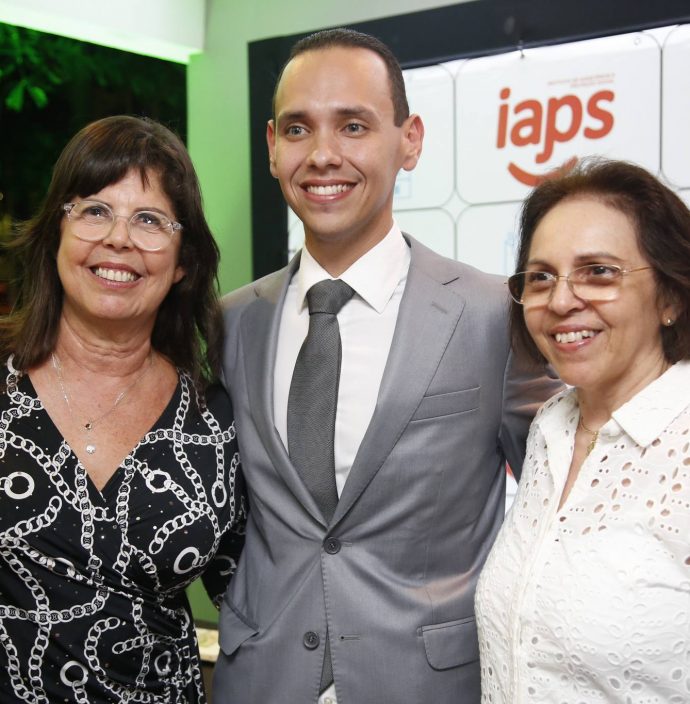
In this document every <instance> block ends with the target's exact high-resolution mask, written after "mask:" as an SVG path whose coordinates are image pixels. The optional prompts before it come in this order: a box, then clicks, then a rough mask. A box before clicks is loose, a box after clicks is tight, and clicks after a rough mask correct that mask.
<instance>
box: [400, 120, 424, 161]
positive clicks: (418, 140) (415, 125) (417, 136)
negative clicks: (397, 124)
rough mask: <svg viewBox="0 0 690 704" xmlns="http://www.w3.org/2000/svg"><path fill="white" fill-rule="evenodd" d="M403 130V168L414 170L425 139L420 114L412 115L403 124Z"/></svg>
mask: <svg viewBox="0 0 690 704" xmlns="http://www.w3.org/2000/svg"><path fill="white" fill-rule="evenodd" d="M402 131H403V155H404V160H403V163H402V168H403V169H405V171H412V169H414V167H415V166H417V162H418V161H419V157H420V155H421V153H422V142H423V141H424V123H423V122H422V118H421V117H420V116H419V115H410V116H409V117H408V118H407V119H406V120H405V122H403V124H402Z"/></svg>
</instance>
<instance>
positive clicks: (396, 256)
mask: <svg viewBox="0 0 690 704" xmlns="http://www.w3.org/2000/svg"><path fill="white" fill-rule="evenodd" d="M409 268H410V248H409V247H408V246H407V243H406V242H405V240H404V239H403V236H402V233H401V232H400V229H399V228H398V226H397V225H396V224H395V223H394V224H393V227H392V228H391V230H390V232H389V233H388V234H387V235H386V237H384V239H383V240H381V242H379V243H378V244H377V245H376V246H375V247H373V248H372V249H370V250H369V251H368V252H366V253H365V254H364V255H363V256H362V257H360V258H359V259H358V260H357V261H356V262H355V263H354V264H352V265H351V266H350V267H349V268H348V269H347V270H346V271H344V272H343V273H342V274H341V275H340V276H339V277H338V278H339V279H341V280H343V281H344V282H345V283H347V284H348V285H350V286H351V287H352V288H353V289H354V291H355V295H354V296H353V297H352V298H351V299H350V300H349V301H348V302H347V303H346V304H345V305H344V306H343V307H342V309H341V310H340V313H338V325H339V327H340V339H341V344H342V362H341V367H340V384H339V387H338V406H337V409H336V418H335V438H334V454H335V480H336V486H337V490H338V496H340V494H341V493H342V491H343V487H344V486H345V482H346V481H347V477H348V475H349V473H350V468H351V467H352V463H353V462H354V459H355V456H356V455H357V451H358V450H359V446H360V444H361V442H362V438H363V437H364V433H365V432H366V430H367V427H368V426H369V422H370V421H371V417H372V415H373V414H374V408H375V407H376V400H377V398H378V394H379V387H380V386H381V379H382V378H383V370H384V368H385V366H386V361H387V360H388V353H389V351H390V347H391V342H392V341H393V333H394V332H395V324H396V322H397V319H398V309H399V308H400V300H401V299H402V295H403V291H404V290H405V282H406V281H407V272H408V270H409ZM332 278H333V277H332V276H331V275H330V274H329V273H328V272H327V271H326V270H325V269H323V268H322V267H321V266H320V265H319V263H318V262H317V261H316V260H315V259H314V258H313V257H312V256H311V254H309V251H308V250H307V248H306V247H303V249H302V256H301V258H300V266H299V269H298V270H297V272H296V273H295V275H294V276H293V278H292V281H291V282H290V285H289V287H288V290H287V295H286V297H285V302H284V304H283V312H282V317H281V320H280V330H279V333H278V347H277V351H276V364H275V370H274V395H273V413H274V421H275V426H276V429H277V430H278V433H279V435H280V437H281V439H282V441H283V444H284V445H285V447H286V449H289V448H288V442H287V405H288V394H289V392H290V382H291V381H292V373H293V371H294V369H295V362H296V361H297V355H298V354H299V350H300V348H301V347H302V343H303V342H304V338H305V337H306V336H307V331H308V329H309V308H308V306H307V300H306V295H307V291H308V290H309V289H310V287H311V286H313V285H314V284H316V283H318V282H319V281H323V280H324V279H332ZM319 704H337V699H336V695H335V687H334V686H333V685H331V686H330V687H329V688H328V689H327V690H326V691H325V692H324V693H323V694H322V695H321V697H320V698H319Z"/></svg>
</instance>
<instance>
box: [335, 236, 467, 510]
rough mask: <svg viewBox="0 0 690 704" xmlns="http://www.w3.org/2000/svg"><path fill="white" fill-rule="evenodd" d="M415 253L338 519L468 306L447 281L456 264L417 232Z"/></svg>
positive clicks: (397, 429)
mask: <svg viewBox="0 0 690 704" xmlns="http://www.w3.org/2000/svg"><path fill="white" fill-rule="evenodd" d="M406 239H407V240H408V242H409V243H410V246H411V255H412V259H411V262H410V270H409V273H408V279H407V284H406V286H405V292H404V294H403V298H402V301H401V302H400V310H399V312H398V320H397V323H396V326H395V334H394V335H393V342H392V344H391V351H390V354H389V356H388V361H387V363H386V368H385V370H384V373H383V378H382V380H381V388H380V391H379V397H378V401H377V404H376V409H375V411H374V415H373V416H372V419H371V422H370V424H369V427H368V429H367V432H366V433H365V435H364V438H363V440H362V443H361V445H360V448H359V451H358V453H357V456H356V458H355V462H354V464H353V465H352V469H351V470H350V474H349V476H348V479H347V482H346V483H345V487H344V489H343V493H342V495H341V497H340V501H339V502H338V507H337V509H336V512H335V515H334V517H333V522H337V521H338V520H340V518H342V517H343V516H344V515H345V514H346V513H347V512H348V511H349V510H350V508H351V507H352V505H353V503H354V502H355V501H356V500H357V498H358V497H359V496H360V494H361V493H362V492H363V491H364V489H365V488H366V486H367V485H368V484H369V482H370V481H371V480H372V479H373V477H374V476H375V474H376V473H377V472H378V470H379V469H380V467H381V465H382V464H383V463H384V461H385V460H386V458H387V457H388V455H389V454H390V453H391V451H392V450H393V447H394V446H395V443H396V442H397V440H398V438H399V437H400V435H401V434H402V432H403V431H404V429H405V427H406V426H407V424H408V423H409V421H410V418H411V417H412V415H413V414H414V412H415V410H416V408H417V406H418V405H419V402H420V401H421V399H422V397H423V396H424V393H425V392H426V390H427V388H428V386H429V384H430V382H431V379H432V377H433V375H434V373H435V372H436V369H437V368H438V365H439V363H440V361H441V358H442V357H443V354H444V352H445V349H446V347H447V345H448V342H449V341H450V338H451V336H452V334H453V331H454V330H455V328H456V327H457V324H458V320H459V319H460V315H461V313H462V309H463V307H464V304H465V302H464V300H463V299H462V298H461V297H460V295H459V294H458V293H457V292H455V291H453V290H451V289H450V288H449V287H448V286H446V285H445V284H447V283H449V282H450V281H453V280H455V279H457V276H458V274H457V269H456V268H454V267H451V266H449V265H448V264H446V262H445V260H444V259H443V258H441V257H439V256H438V255H436V254H434V253H433V252H431V251H430V250H428V249H426V248H425V247H423V246H422V245H420V244H419V243H417V242H416V241H415V240H413V239H412V238H409V237H406Z"/></svg>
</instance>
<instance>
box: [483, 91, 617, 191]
mask: <svg viewBox="0 0 690 704" xmlns="http://www.w3.org/2000/svg"><path fill="white" fill-rule="evenodd" d="M499 97H500V99H501V102H500V103H499V107H498V125H497V132H496V147H497V149H505V148H506V146H509V147H512V149H511V151H513V152H514V149H516V148H518V149H519V148H525V147H531V149H530V150H529V152H530V153H532V154H533V153H534V147H535V146H536V147H538V150H537V154H536V156H535V157H534V161H535V162H536V163H535V166H537V167H538V166H539V165H540V164H547V163H548V161H549V159H550V158H551V156H552V155H553V150H554V146H555V145H556V144H557V143H565V142H570V141H572V140H576V139H578V138H580V137H584V138H586V139H601V138H602V137H605V136H606V135H608V134H609V133H610V132H611V130H612V129H613V124H614V117H613V113H612V112H611V110H610V108H611V105H612V103H613V102H614V100H615V97H616V96H615V93H614V92H613V91H612V90H608V89H607V90H598V91H596V92H595V93H592V94H591V95H589V96H583V97H581V96H578V95H574V94H566V95H560V96H558V97H553V98H548V99H547V100H546V101H541V100H538V99H536V98H532V99H528V100H521V101H520V102H517V103H515V104H514V105H512V104H511V100H510V97H511V95H510V88H503V89H502V90H501V92H500V93H499ZM526 151H527V150H526ZM587 151H589V150H587ZM576 163H577V156H576V155H575V154H573V155H572V157H570V158H569V159H568V160H567V161H566V163H565V164H561V165H560V166H559V171H562V170H563V169H565V170H568V169H570V168H572V167H573V166H574V165H575V164H576ZM521 164H522V165H521V166H518V164H516V163H514V161H510V162H508V167H507V168H508V171H509V172H510V174H511V176H512V177H513V178H515V179H516V180H517V181H519V182H520V183H522V184H524V185H525V186H529V187H533V186H536V185H537V184H538V183H540V182H541V181H542V180H543V179H544V178H545V177H546V176H547V174H545V173H544V172H543V171H542V172H541V173H534V170H533V169H534V167H532V166H531V165H530V166H527V165H526V164H524V163H523V162H521ZM547 171H548V169H547Z"/></svg>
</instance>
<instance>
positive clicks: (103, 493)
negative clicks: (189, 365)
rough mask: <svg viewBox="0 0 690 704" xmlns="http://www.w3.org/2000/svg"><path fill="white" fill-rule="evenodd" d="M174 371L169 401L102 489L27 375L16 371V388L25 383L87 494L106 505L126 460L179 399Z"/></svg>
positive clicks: (178, 379)
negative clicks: (83, 479) (73, 460)
mask: <svg viewBox="0 0 690 704" xmlns="http://www.w3.org/2000/svg"><path fill="white" fill-rule="evenodd" d="M176 371H177V383H176V384H175V388H174V389H173V392H172V394H171V395H170V399H169V400H168V402H167V403H166V404H165V407H164V408H163V410H162V411H161V413H160V415H159V416H158V418H156V420H155V421H154V422H153V423H152V424H151V427H150V428H149V429H148V430H147V431H146V432H145V433H143V434H142V436H141V437H140V438H139V440H137V442H136V444H135V445H134V446H133V447H132V449H131V450H130V451H129V452H128V453H127V454H126V455H125V456H124V457H123V458H122V460H121V462H120V463H119V464H118V465H117V467H116V468H115V471H114V472H113V473H112V474H111V475H110V477H108V481H107V482H106V483H105V484H104V485H103V487H102V488H101V489H99V488H98V487H97V486H96V483H95V482H94V480H93V479H92V478H91V475H90V474H89V472H88V470H87V469H86V467H85V466H84V465H83V463H82V461H81V460H80V459H79V455H78V454H77V453H76V452H75V451H74V449H73V448H72V446H71V445H70V444H69V443H68V442H67V440H66V439H65V437H64V436H63V434H62V433H61V432H60V429H59V428H58V427H57V425H56V424H55V421H54V420H53V419H52V417H51V415H50V413H48V411H47V410H46V407H45V406H44V404H43V401H41V397H40V396H39V395H38V393H37V391H36V388H35V387H34V385H33V382H32V381H31V377H30V376H29V375H28V374H26V373H24V372H20V371H17V372H16V375H17V388H19V386H20V384H21V383H22V381H24V383H26V384H27V385H28V387H29V388H28V391H29V392H30V394H31V396H32V397H33V398H35V399H36V400H37V401H38V402H39V403H40V404H41V406H40V410H41V411H42V412H43V414H44V415H45V417H46V418H47V419H48V421H49V422H50V424H51V426H52V427H53V430H54V431H55V434H56V436H57V437H59V438H61V440H62V444H63V445H64V446H65V447H66V448H67V449H68V450H69V454H70V455H71V456H72V457H73V458H74V459H75V461H76V463H77V468H78V470H79V471H81V472H82V473H83V474H84V477H85V478H86V481H87V484H88V487H89V490H90V491H89V493H90V494H91V493H93V492H95V493H96V494H97V495H98V496H99V497H100V498H101V499H102V501H103V502H104V503H107V500H108V497H109V495H111V494H113V492H114V491H115V489H114V488H113V487H114V486H115V482H116V481H117V486H119V484H120V482H121V478H122V475H123V470H124V467H125V463H126V462H127V460H128V459H131V458H132V456H133V455H134V453H135V452H136V450H137V449H138V448H139V446H140V445H141V443H142V441H143V440H144V438H146V436H147V435H149V434H150V433H152V432H154V431H155V430H157V429H158V428H159V426H161V424H162V423H163V421H164V419H165V418H167V417H168V415H169V414H170V413H171V409H173V408H174V407H175V406H176V404H177V402H178V399H179V396H180V394H181V391H182V387H181V376H182V372H180V370H179V369H177V370H176Z"/></svg>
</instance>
